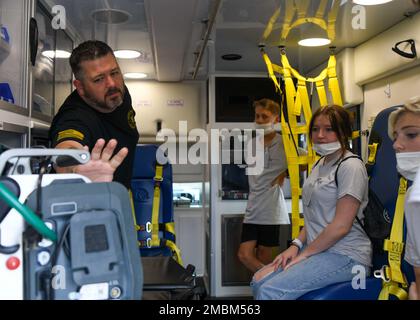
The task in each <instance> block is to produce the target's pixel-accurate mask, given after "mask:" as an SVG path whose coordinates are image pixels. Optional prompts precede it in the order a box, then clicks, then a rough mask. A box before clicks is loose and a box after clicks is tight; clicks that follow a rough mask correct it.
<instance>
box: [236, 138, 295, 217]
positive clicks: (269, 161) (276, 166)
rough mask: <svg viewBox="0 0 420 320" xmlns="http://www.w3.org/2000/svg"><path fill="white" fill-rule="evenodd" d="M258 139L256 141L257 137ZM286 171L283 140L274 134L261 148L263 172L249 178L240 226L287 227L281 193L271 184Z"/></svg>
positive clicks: (278, 188) (284, 205)
mask: <svg viewBox="0 0 420 320" xmlns="http://www.w3.org/2000/svg"><path fill="white" fill-rule="evenodd" d="M257 139H258V138H257ZM285 170H287V160H286V156H285V153H284V146H283V139H282V137H281V135H279V134H276V135H275V137H274V138H273V140H272V141H271V143H270V145H268V146H265V147H264V169H263V172H262V173H261V174H259V175H249V176H248V184H249V196H248V203H247V208H246V212H245V218H244V223H252V224H290V220H289V214H288V212H287V208H286V201H285V200H284V195H283V190H282V189H281V187H280V186H279V185H278V184H275V185H274V186H272V185H271V184H272V182H273V181H274V179H275V178H276V177H278V175H279V174H280V173H282V172H284V171H285Z"/></svg>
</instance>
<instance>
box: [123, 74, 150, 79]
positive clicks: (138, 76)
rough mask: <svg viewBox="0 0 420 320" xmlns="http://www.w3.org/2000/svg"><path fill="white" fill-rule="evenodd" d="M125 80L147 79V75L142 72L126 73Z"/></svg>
mask: <svg viewBox="0 0 420 320" xmlns="http://www.w3.org/2000/svg"><path fill="white" fill-rule="evenodd" d="M124 78H126V79H131V80H132V79H144V78H147V74H145V73H142V72H127V73H124Z"/></svg>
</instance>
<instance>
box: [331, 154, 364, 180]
mask: <svg viewBox="0 0 420 320" xmlns="http://www.w3.org/2000/svg"><path fill="white" fill-rule="evenodd" d="M354 158H357V159H359V160H360V161H362V162H363V160H362V159H361V158H360V157H359V156H349V157H347V158H344V159H342V160H341V161H340V162H339V163H338V165H337V169H336V170H335V174H334V181H335V185H336V186H337V187H338V181H337V176H338V169H340V166H341V164H342V163H343V162H344V161H346V160H348V159H354Z"/></svg>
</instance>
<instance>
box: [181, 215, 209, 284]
mask: <svg viewBox="0 0 420 320" xmlns="http://www.w3.org/2000/svg"><path fill="white" fill-rule="evenodd" d="M174 220H175V232H176V243H177V245H178V247H179V248H180V249H181V256H182V260H183V262H184V266H185V267H186V266H187V265H188V264H192V265H194V266H195V268H196V269H195V270H196V273H197V275H198V276H202V275H204V273H205V261H204V260H205V259H204V257H205V232H204V209H203V208H175V214H174Z"/></svg>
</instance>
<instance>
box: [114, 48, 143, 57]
mask: <svg viewBox="0 0 420 320" xmlns="http://www.w3.org/2000/svg"><path fill="white" fill-rule="evenodd" d="M114 55H115V57H117V58H120V59H136V58H138V57H140V55H141V53H140V52H138V51H136V50H116V51H114Z"/></svg>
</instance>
